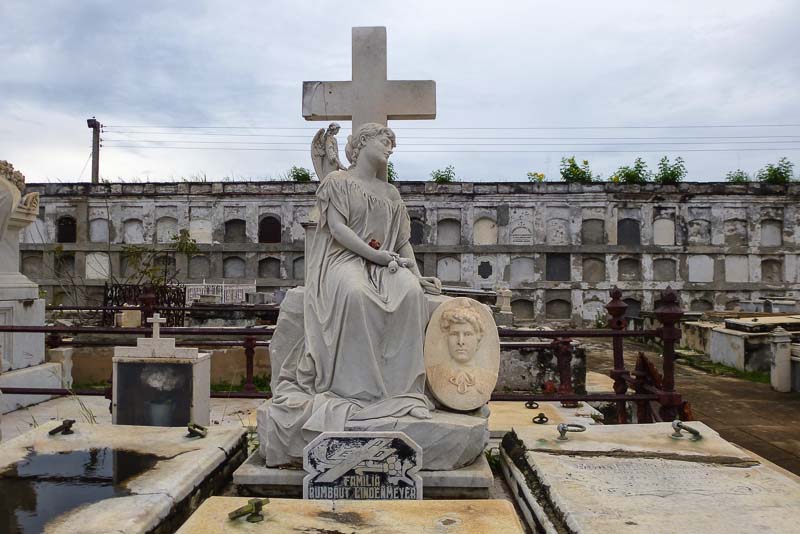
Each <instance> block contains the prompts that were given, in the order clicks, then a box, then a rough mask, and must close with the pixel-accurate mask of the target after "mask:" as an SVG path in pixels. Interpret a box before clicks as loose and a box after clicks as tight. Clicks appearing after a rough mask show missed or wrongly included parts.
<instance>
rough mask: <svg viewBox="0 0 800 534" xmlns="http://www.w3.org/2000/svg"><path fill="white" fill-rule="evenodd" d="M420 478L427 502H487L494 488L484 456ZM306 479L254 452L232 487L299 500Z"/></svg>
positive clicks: (241, 491)
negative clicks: (274, 464)
mask: <svg viewBox="0 0 800 534" xmlns="http://www.w3.org/2000/svg"><path fill="white" fill-rule="evenodd" d="M423 458H424V453H423ZM419 474H420V475H421V476H422V495H423V497H424V498H426V499H488V498H489V490H490V488H491V487H492V485H493V484H494V477H493V475H492V470H491V469H490V468H489V462H487V461H486V457H485V456H484V455H483V454H481V455H480V456H479V457H478V459H477V460H475V462H473V463H472V464H471V465H468V466H466V467H462V468H461V469H456V470H452V471H425V470H423V471H420V472H419ZM305 475H306V473H305V471H303V470H302V469H297V468H278V467H267V466H266V465H265V464H264V457H263V456H261V454H260V453H259V452H258V451H256V452H254V453H253V454H251V455H250V457H249V458H248V459H247V461H246V462H245V463H243V464H242V465H241V466H240V467H239V469H237V470H236V471H235V472H234V473H233V483H234V484H236V487H237V489H238V491H239V495H248V496H251V497H292V498H301V497H302V496H303V477H305Z"/></svg>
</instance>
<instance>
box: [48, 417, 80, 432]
mask: <svg viewBox="0 0 800 534" xmlns="http://www.w3.org/2000/svg"><path fill="white" fill-rule="evenodd" d="M74 424H75V419H64V421H63V422H62V423H61V424H60V425H58V426H57V427H55V428H54V429H53V430H51V431H50V432H48V434H50V435H51V436H55V435H56V434H74V432H73V430H72V425H74Z"/></svg>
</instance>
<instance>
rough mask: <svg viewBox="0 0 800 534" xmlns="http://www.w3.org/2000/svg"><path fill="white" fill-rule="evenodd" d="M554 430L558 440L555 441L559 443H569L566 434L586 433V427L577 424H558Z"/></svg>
mask: <svg viewBox="0 0 800 534" xmlns="http://www.w3.org/2000/svg"><path fill="white" fill-rule="evenodd" d="M556 430H558V438H556V439H558V440H559V441H569V438H568V437H567V432H586V427H585V426H584V425H581V424H578V423H559V425H558V426H557V427H556Z"/></svg>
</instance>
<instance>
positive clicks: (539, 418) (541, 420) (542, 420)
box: [531, 412, 550, 425]
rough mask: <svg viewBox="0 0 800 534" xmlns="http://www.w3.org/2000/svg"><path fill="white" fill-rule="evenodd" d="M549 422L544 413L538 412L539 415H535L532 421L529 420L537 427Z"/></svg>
mask: <svg viewBox="0 0 800 534" xmlns="http://www.w3.org/2000/svg"><path fill="white" fill-rule="evenodd" d="M549 420H550V419H548V418H547V416H546V415H545V414H544V412H539V415H537V416H536V417H534V418H533V419H531V421H533V422H534V423H536V424H537V425H544V424H546V423H547V422H548V421H549Z"/></svg>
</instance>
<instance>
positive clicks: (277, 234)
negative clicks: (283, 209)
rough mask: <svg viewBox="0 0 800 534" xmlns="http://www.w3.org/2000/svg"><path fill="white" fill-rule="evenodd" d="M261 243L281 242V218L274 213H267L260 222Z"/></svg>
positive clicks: (259, 239)
mask: <svg viewBox="0 0 800 534" xmlns="http://www.w3.org/2000/svg"><path fill="white" fill-rule="evenodd" d="M258 242H259V243H280V242H281V220H280V219H278V218H277V217H273V216H272V215H267V216H265V217H263V218H262V219H261V222H260V223H258Z"/></svg>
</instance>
